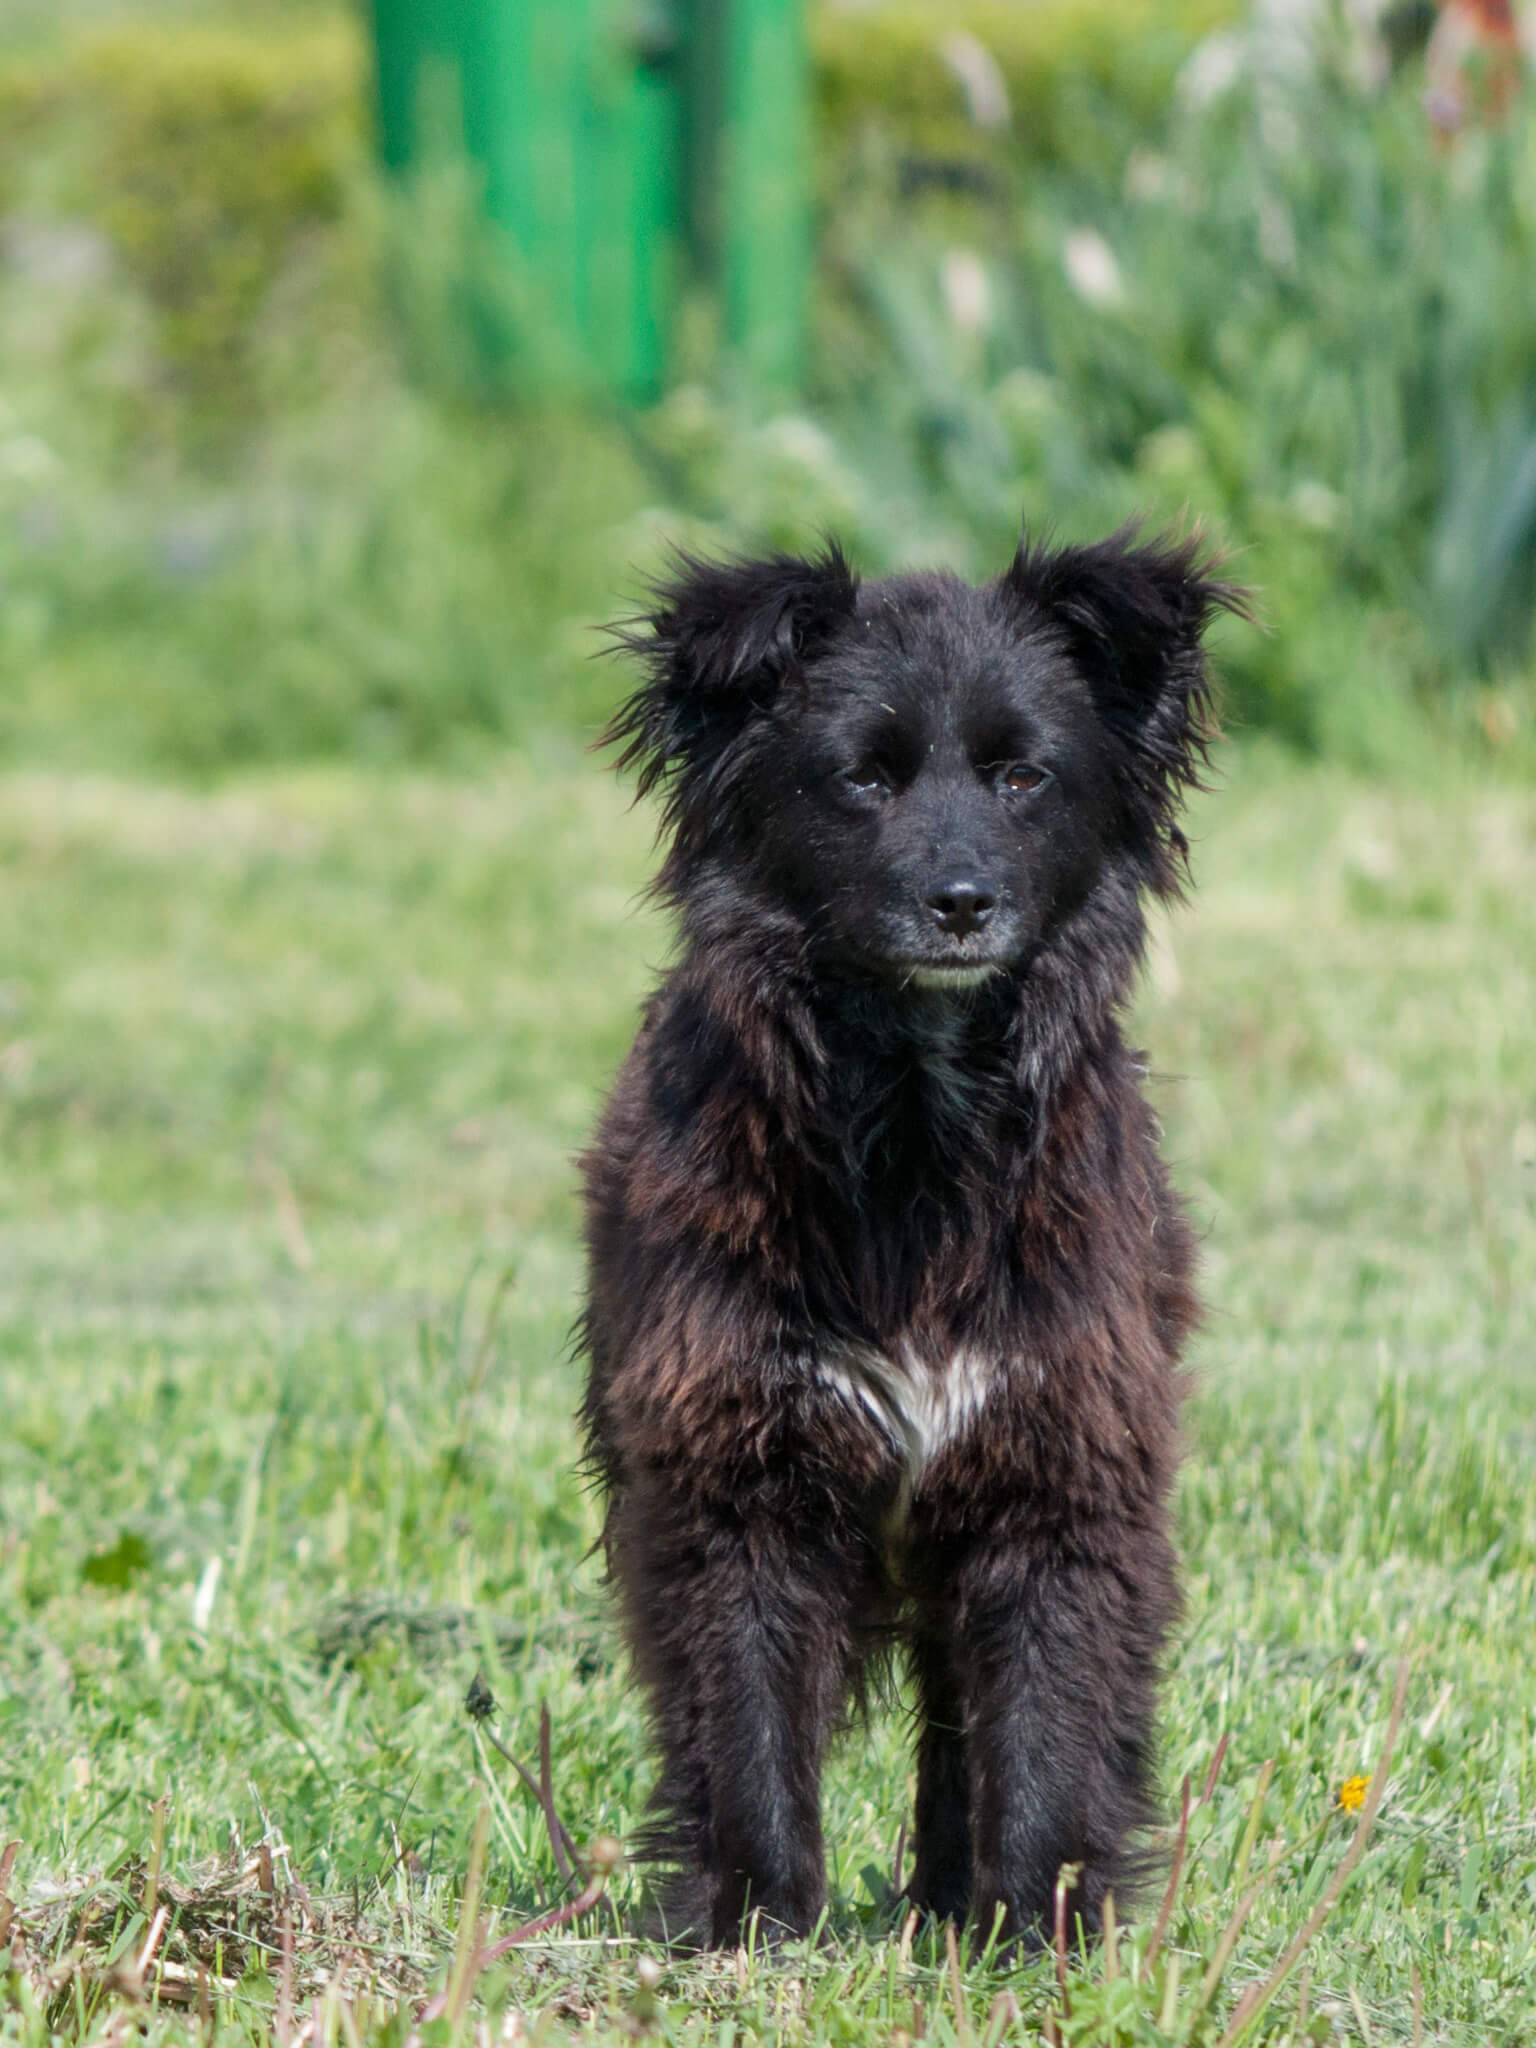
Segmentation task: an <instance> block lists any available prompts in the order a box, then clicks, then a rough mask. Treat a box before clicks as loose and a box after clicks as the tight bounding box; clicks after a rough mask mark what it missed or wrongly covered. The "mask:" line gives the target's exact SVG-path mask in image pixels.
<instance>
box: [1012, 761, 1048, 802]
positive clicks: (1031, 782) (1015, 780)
mask: <svg viewBox="0 0 1536 2048" xmlns="http://www.w3.org/2000/svg"><path fill="white" fill-rule="evenodd" d="M1000 779H1001V781H1002V785H1003V788H1004V789H1006V790H1008V791H1010V792H1011V793H1012V794H1013V795H1015V796H1029V795H1031V794H1032V793H1033V792H1034V791H1035V790H1037V789H1044V787H1045V785H1046V784H1047V783H1048V782H1054V781H1055V780H1056V778H1055V776H1054V775H1052V773H1051V771H1050V769H1049V768H1037V767H1036V766H1035V764H1034V762H1033V761H1010V762H1009V763H1008V765H1007V767H1006V768H1005V769H1004V770H1003V772H1002V776H1001V778H1000Z"/></svg>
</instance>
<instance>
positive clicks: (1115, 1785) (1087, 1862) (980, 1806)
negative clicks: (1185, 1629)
mask: <svg viewBox="0 0 1536 2048" xmlns="http://www.w3.org/2000/svg"><path fill="white" fill-rule="evenodd" d="M1176 1605H1177V1596H1176V1593H1175V1589H1174V1578H1173V1560H1172V1554H1171V1551H1170V1549H1169V1547H1168V1543H1167V1540H1166V1537H1165V1536H1164V1533H1163V1531H1162V1529H1161V1528H1160V1527H1158V1526H1156V1525H1151V1526H1149V1525H1145V1524H1144V1525H1142V1526H1140V1527H1132V1526H1129V1525H1121V1526H1117V1527H1114V1528H1112V1529H1111V1528H1103V1529H1097V1530H1087V1531H1078V1532H1076V1533H1075V1534H1072V1535H1068V1534H1065V1533H1063V1532H1062V1531H1060V1530H1053V1531H1051V1532H1049V1533H1048V1534H1047V1533H1045V1532H1038V1531H1037V1532H1031V1533H1030V1534H1029V1535H1027V1536H1024V1537H1022V1538H1020V1539H1018V1540H1015V1541H1013V1542H1011V1543H995V1544H991V1545H987V1546H985V1547H981V1548H978V1549H977V1550H975V1551H973V1552H972V1553H971V1554H970V1555H969V1556H968V1557H967V1558H966V1560H965V1561H964V1563H963V1565H962V1566H961V1569H960V1572H959V1582H958V1584H957V1585H956V1588H955V1604H954V1630H955V1636H954V1659H955V1667H956V1670H957V1672H958V1674H959V1676H960V1681H961V1686H962V1690H963V1693H964V1698H965V1728H966V1754H967V1760H968V1763H969V1767H970V1768H969V1795H970V1816H969V1819H970V1835H971V1850H972V1866H973V1889H972V1901H973V1910H974V1914H975V1920H976V1925H977V1928H978V1932H979V1933H981V1934H982V1935H986V1934H989V1933H990V1932H991V1931H992V1929H993V1927H994V1926H997V1925H998V1924H999V1922H1000V1925H1001V1932H1002V1934H1003V1936H1004V1937H1005V1938H1018V1937H1021V1936H1022V1937H1025V1938H1039V1937H1042V1936H1044V1935H1045V1934H1046V1933H1047V1931H1048V1929H1049V1928H1050V1925H1051V1920H1052V1915H1053V1911H1054V1894H1055V1887H1056V1882H1057V1876H1058V1873H1059V1871H1060V1870H1061V1867H1062V1865H1064V1864H1072V1865H1075V1866H1077V1871H1076V1883H1075V1888H1074V1890H1073V1891H1072V1893H1071V1895H1070V1897H1069V1899H1068V1913H1069V1922H1068V1924H1069V1925H1070V1924H1071V1920H1072V1918H1073V1917H1080V1918H1081V1920H1082V1922H1083V1924H1084V1926H1085V1928H1086V1929H1087V1930H1088V1932H1089V1933H1090V1934H1091V1933H1096V1932H1097V1930H1098V1927H1099V1924H1100V1918H1101V1915H1102V1911H1103V1904H1104V1895H1105V1893H1106V1892H1107V1891H1109V1890H1110V1889H1111V1888H1112V1887H1115V1886H1121V1887H1123V1886H1124V1885H1125V1884H1126V1883H1127V1882H1128V1881H1133V1880H1134V1877H1135V1875H1136V1868H1137V1858H1136V1855H1135V1852H1134V1849H1133V1847H1132V1844H1131V1840H1130V1838H1131V1837H1132V1835H1133V1833H1134V1831H1135V1830H1136V1829H1137V1828H1139V1827H1141V1826H1143V1825H1145V1823H1146V1822H1147V1821H1148V1820H1149V1818H1150V1817H1151V1801H1150V1780H1151V1760H1152V1728H1153V1707H1154V1686H1155V1681H1156V1675H1157V1661H1158V1655H1159V1651H1160V1649H1161V1646H1162V1640H1163V1635H1164V1632H1165V1630H1166V1627H1167V1625H1168V1622H1169V1621H1170V1620H1171V1618H1172V1616H1173V1613H1174V1611H1175V1609H1176Z"/></svg>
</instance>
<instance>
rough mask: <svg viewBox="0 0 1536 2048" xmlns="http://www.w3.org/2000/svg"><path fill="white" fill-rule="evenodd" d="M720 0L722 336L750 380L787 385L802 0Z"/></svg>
mask: <svg viewBox="0 0 1536 2048" xmlns="http://www.w3.org/2000/svg"><path fill="white" fill-rule="evenodd" d="M706 4H707V0H706ZM722 4H723V5H725V6H726V9H727V32H726V47H725V53H724V55H725V90H724V115H725V118H724V124H723V135H722V138H721V142H722V159H723V160H722V166H721V168H722V176H721V181H720V182H721V212H720V221H719V235H720V261H721V268H722V284H723V288H724V298H725V331H726V337H727V340H728V342H729V344H730V346H731V347H732V349H733V350H734V352H735V353H736V355H737V357H738V360H739V361H740V363H741V364H742V367H743V368H744V369H745V370H746V372H747V374H748V375H749V376H750V377H751V378H752V379H753V380H754V381H755V382H757V383H760V384H766V385H770V386H771V385H781V386H793V385H795V384H797V383H798V382H799V381H800V377H801V374H802V372H803V369H804V360H805V314H806V287H807V280H808V277H809V270H810V246H811V245H810V232H811V228H810V193H811V134H810V117H809V59H808V55H807V49H806V38H805V20H804V0H722Z"/></svg>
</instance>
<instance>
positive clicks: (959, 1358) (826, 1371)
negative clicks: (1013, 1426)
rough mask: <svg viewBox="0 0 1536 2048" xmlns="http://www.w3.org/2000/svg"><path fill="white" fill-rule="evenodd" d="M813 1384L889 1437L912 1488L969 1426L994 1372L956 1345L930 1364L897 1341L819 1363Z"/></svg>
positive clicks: (843, 1351) (849, 1350)
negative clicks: (816, 1381)
mask: <svg viewBox="0 0 1536 2048" xmlns="http://www.w3.org/2000/svg"><path fill="white" fill-rule="evenodd" d="M817 1377H818V1378H819V1379H820V1380H821V1382H822V1384H823V1385H824V1386H827V1387H830V1388H831V1389H833V1390H834V1391H835V1392H836V1393H838V1394H839V1395H840V1396H841V1397H842V1398H843V1399H844V1400H845V1401H847V1402H848V1403H849V1404H850V1405H851V1406H852V1407H854V1408H855V1409H856V1410H857V1411H858V1412H859V1414H860V1415H861V1416H863V1417H864V1418H865V1420H867V1421H868V1423H869V1424H870V1426H871V1427H872V1428H875V1429H878V1430H879V1431H880V1432H881V1434H882V1435H883V1436H885V1437H886V1438H887V1440H888V1441H889V1442H890V1444H891V1446H892V1447H893V1449H894V1450H895V1451H896V1453H897V1455H898V1457H899V1458H900V1460H901V1463H902V1467H903V1474H904V1481H905V1484H906V1485H907V1486H908V1487H910V1486H912V1485H914V1484H915V1483H916V1482H917V1480H918V1479H919V1478H920V1477H921V1476H922V1473H923V1471H924V1470H925V1469H926V1467H927V1466H928V1465H930V1464H931V1463H932V1462H933V1460H934V1459H935V1458H936V1457H937V1456H938V1454H939V1453H940V1452H941V1451H942V1450H943V1449H944V1448H945V1447H946V1445H948V1444H951V1443H953V1442H954V1441H955V1439H956V1438H957V1437H959V1436H961V1435H962V1434H963V1433H964V1432H965V1431H966V1430H967V1429H968V1428H969V1427H970V1425H971V1424H972V1423H973V1422H974V1420H975V1418H976V1417H977V1416H978V1415H979V1414H980V1412H981V1410H982V1408H983V1407H984V1406H985V1404H986V1401H987V1397H988V1395H989V1394H990V1393H991V1392H992V1390H993V1388H994V1386H995V1385H996V1384H997V1380H998V1373H997V1368H996V1364H995V1362H994V1361H993V1360H992V1359H990V1358H989V1357H987V1356H986V1354H985V1353H983V1352H980V1351H975V1350H971V1349H968V1348H966V1347H964V1346H960V1347H957V1348H956V1349H955V1350H954V1351H952V1352H951V1353H950V1354H949V1355H948V1356H947V1357H946V1358H943V1359H942V1360H939V1361H938V1362H932V1363H931V1362H930V1361H929V1360H928V1359H926V1358H924V1357H923V1356H922V1354H921V1353H920V1352H919V1351H918V1349H917V1347H916V1346H915V1345H914V1344H911V1343H909V1342H903V1343H900V1344H897V1345H894V1346H892V1347H891V1349H890V1350H888V1351H882V1350H877V1349H876V1348H875V1347H874V1346H873V1345H869V1344H843V1345H839V1346H837V1347H836V1348H835V1349H833V1350H830V1351H828V1352H826V1353H825V1354H824V1355H823V1356H822V1357H821V1359H820V1360H819V1361H818V1364H817Z"/></svg>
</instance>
